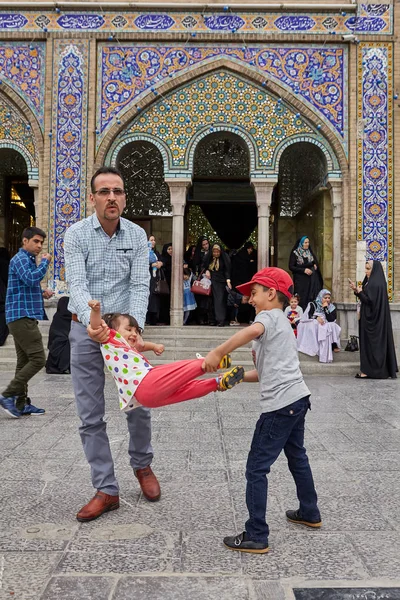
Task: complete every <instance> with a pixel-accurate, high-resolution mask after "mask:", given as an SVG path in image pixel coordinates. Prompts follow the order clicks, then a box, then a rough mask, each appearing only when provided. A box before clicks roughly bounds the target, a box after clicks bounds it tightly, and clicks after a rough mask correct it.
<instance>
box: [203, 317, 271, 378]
mask: <svg viewBox="0 0 400 600" xmlns="http://www.w3.org/2000/svg"><path fill="white" fill-rule="evenodd" d="M263 333H264V325H262V324H261V323H253V325H250V327H246V328H245V329H243V330H242V331H238V332H237V333H235V335H233V336H232V337H231V338H229V340H226V342H224V343H223V344H220V345H219V346H217V348H215V349H214V350H211V352H209V353H208V354H207V356H206V357H205V359H204V363H203V368H204V370H205V371H206V372H207V373H210V372H212V371H216V370H217V368H218V365H219V363H220V361H221V358H222V357H223V356H225V354H228V352H233V351H234V350H236V349H237V348H240V347H241V346H245V345H246V344H248V343H249V342H251V341H252V340H255V339H256V338H258V337H260V335H262V334H263Z"/></svg>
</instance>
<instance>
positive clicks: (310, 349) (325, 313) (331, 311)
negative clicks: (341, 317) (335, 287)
mask: <svg viewBox="0 0 400 600" xmlns="http://www.w3.org/2000/svg"><path fill="white" fill-rule="evenodd" d="M340 332H341V328H340V327H339V325H338V324H337V323H336V307H335V305H334V304H332V303H331V293H330V291H329V290H321V291H320V292H319V294H318V296H317V298H316V299H315V302H310V303H309V304H308V306H307V308H306V310H305V312H304V315H303V317H302V318H301V319H300V322H299V323H298V325H297V350H298V351H299V352H303V354H308V355H309V356H318V357H319V362H322V363H328V362H332V361H333V354H332V351H333V352H340Z"/></svg>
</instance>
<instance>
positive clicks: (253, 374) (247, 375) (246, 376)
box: [243, 369, 258, 383]
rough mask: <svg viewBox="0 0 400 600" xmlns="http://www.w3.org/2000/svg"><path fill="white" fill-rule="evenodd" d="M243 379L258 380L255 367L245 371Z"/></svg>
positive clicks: (254, 381) (245, 380) (248, 381)
mask: <svg viewBox="0 0 400 600" xmlns="http://www.w3.org/2000/svg"><path fill="white" fill-rule="evenodd" d="M243 381H244V382H246V383H257V381H258V372H257V369H253V370H252V371H246V372H245V374H244V379H243Z"/></svg>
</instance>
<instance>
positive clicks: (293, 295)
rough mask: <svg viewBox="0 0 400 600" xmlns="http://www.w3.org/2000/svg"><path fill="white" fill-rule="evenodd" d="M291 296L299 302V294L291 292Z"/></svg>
mask: <svg viewBox="0 0 400 600" xmlns="http://www.w3.org/2000/svg"><path fill="white" fill-rule="evenodd" d="M292 298H296V300H297V302H300V296H299V295H298V294H292Z"/></svg>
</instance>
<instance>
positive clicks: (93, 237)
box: [64, 214, 150, 328]
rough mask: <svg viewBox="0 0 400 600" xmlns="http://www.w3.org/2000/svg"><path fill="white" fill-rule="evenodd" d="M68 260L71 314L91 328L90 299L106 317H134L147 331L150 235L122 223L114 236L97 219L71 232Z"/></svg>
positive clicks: (66, 249)
mask: <svg viewBox="0 0 400 600" xmlns="http://www.w3.org/2000/svg"><path fill="white" fill-rule="evenodd" d="M64 256H65V271H66V280H67V283H68V287H69V293H70V301H69V304H68V309H69V310H70V311H71V312H72V313H75V314H76V315H77V316H78V319H79V321H80V322H81V323H83V324H84V325H85V326H87V325H89V317H90V308H89V306H88V301H89V300H100V303H101V312H102V313H108V312H121V313H129V314H130V315H132V316H133V317H135V319H136V320H137V322H138V324H139V327H142V328H143V327H144V322H145V318H146V312H147V303H148V298H149V277H150V273H149V249H148V247H147V237H146V233H145V231H144V230H143V229H142V228H141V227H139V226H138V225H135V224H134V223H131V222H130V221H128V220H127V219H123V218H120V220H119V228H118V229H117V231H116V232H115V233H114V235H113V236H112V237H109V236H108V235H107V234H106V233H105V231H104V230H103V228H102V226H101V224H100V221H99V220H98V218H97V215H96V214H93V215H91V216H90V217H88V218H87V219H83V220H82V221H79V222H78V223H75V224H74V225H72V226H71V227H70V228H69V229H68V230H67V231H66V233H65V238H64Z"/></svg>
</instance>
